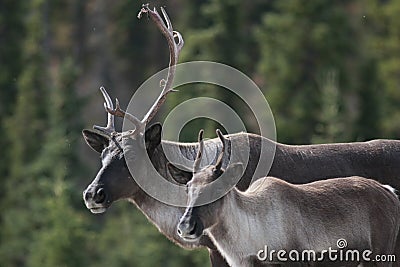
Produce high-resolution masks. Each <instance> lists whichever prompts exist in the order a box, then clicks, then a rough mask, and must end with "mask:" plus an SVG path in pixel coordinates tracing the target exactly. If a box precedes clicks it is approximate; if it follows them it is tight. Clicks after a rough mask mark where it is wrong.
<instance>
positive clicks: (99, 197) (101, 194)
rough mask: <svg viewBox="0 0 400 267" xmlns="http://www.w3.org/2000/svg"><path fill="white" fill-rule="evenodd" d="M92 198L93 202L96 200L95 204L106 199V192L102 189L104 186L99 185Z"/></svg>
mask: <svg viewBox="0 0 400 267" xmlns="http://www.w3.org/2000/svg"><path fill="white" fill-rule="evenodd" d="M93 200H94V202H96V204H101V203H103V202H104V201H105V200H106V193H105V191H104V188H102V187H100V188H99V189H97V191H96V193H95V195H94V196H93Z"/></svg>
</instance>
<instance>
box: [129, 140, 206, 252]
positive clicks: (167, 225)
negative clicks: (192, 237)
mask: <svg viewBox="0 0 400 267" xmlns="http://www.w3.org/2000/svg"><path fill="white" fill-rule="evenodd" d="M162 142H163V143H162V145H159V146H158V147H157V148H156V149H155V150H154V151H153V153H151V154H150V155H149V157H150V159H151V161H152V163H153V165H154V167H155V169H156V170H157V171H158V173H159V174H160V175H162V176H163V177H166V179H169V178H167V177H168V175H167V167H166V165H167V163H168V162H169V161H168V159H167V157H166V155H165V153H164V149H176V148H178V149H179V150H180V151H181V152H182V154H183V155H185V157H188V158H189V159H194V158H195V157H196V153H197V149H198V144H197V143H190V144H188V143H176V142H169V141H162ZM211 146H212V144H210V145H209V146H208V147H210V148H209V149H211ZM169 180H170V179H169ZM136 186H137V190H136V192H135V193H134V194H133V195H132V196H131V197H130V198H129V199H128V200H129V201H130V202H132V203H133V204H135V205H136V206H137V207H138V208H139V209H140V210H141V211H142V213H143V214H144V215H145V216H146V217H147V219H149V220H150V221H151V222H152V223H153V224H154V225H155V226H156V227H157V228H158V230H159V231H160V232H162V233H163V234H164V235H166V236H167V237H168V238H169V239H171V240H173V241H175V242H176V243H178V244H179V245H181V246H183V247H186V248H194V247H197V246H199V245H207V246H209V247H210V246H211V245H210V242H209V240H205V238H202V239H201V240H200V243H193V242H185V241H184V240H183V239H182V238H180V237H179V236H178V235H177V232H176V226H177V225H178V222H179V219H180V217H181V216H182V214H183V213H184V212H185V209H184V208H180V207H175V206H171V205H168V204H165V203H163V202H161V201H158V200H157V199H155V198H153V197H151V196H149V195H148V194H147V193H146V192H145V191H144V190H143V189H142V188H141V187H140V186H139V185H137V184H136Z"/></svg>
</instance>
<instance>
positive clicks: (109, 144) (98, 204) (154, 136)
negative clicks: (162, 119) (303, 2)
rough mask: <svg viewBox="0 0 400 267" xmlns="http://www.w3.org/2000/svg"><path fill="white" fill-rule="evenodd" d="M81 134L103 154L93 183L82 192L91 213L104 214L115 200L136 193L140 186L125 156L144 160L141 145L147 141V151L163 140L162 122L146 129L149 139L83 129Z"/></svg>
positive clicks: (146, 136)
mask: <svg viewBox="0 0 400 267" xmlns="http://www.w3.org/2000/svg"><path fill="white" fill-rule="evenodd" d="M82 134H83V137H84V138H85V140H86V143H87V144H88V145H89V146H90V147H91V148H92V149H93V150H95V151H96V152H98V153H100V154H101V157H100V158H101V163H102V167H101V169H100V170H99V172H98V173H97V175H96V177H95V178H94V180H93V181H92V183H91V184H90V185H88V187H87V188H86V189H85V190H84V191H83V200H84V202H85V205H86V207H87V208H88V209H89V210H90V211H91V212H93V213H102V212H105V211H106V210H107V208H108V207H110V206H111V204H112V203H113V202H114V201H117V200H120V199H128V198H130V197H132V196H134V195H135V194H136V193H137V190H138V185H137V184H136V182H135V180H134V179H133V177H132V175H131V173H130V171H129V169H128V166H127V163H126V160H125V155H126V154H127V153H129V160H136V161H140V160H142V157H143V154H142V153H140V152H141V151H144V148H143V145H140V144H141V143H144V144H145V146H146V149H147V151H149V149H150V150H153V149H154V148H155V146H156V145H157V144H158V143H159V142H160V141H159V140H160V138H161V125H160V124H155V125H153V126H151V127H150V128H149V129H148V130H146V132H145V140H146V142H143V140H140V139H139V138H140V137H138V138H137V139H132V138H125V137H122V135H121V134H120V135H117V136H114V137H112V138H110V137H106V136H104V135H102V134H99V133H97V132H95V131H92V130H84V131H83V132H82ZM141 138H143V137H141ZM135 152H138V153H135ZM144 153H146V151H144Z"/></svg>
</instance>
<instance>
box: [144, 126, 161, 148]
mask: <svg viewBox="0 0 400 267" xmlns="http://www.w3.org/2000/svg"><path fill="white" fill-rule="evenodd" d="M161 130H162V127H161V124H160V123H155V124H153V125H151V126H150V127H149V128H148V129H147V130H146V131H145V133H144V141H145V145H146V148H147V149H148V150H153V149H154V148H156V147H157V146H158V145H159V144H160V143H161Z"/></svg>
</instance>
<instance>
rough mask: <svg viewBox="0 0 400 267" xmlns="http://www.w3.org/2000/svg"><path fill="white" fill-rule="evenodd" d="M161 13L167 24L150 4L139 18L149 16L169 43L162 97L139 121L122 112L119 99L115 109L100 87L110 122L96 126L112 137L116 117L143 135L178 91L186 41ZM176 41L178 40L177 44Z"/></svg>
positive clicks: (144, 6) (142, 10) (158, 98)
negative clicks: (178, 72)
mask: <svg viewBox="0 0 400 267" xmlns="http://www.w3.org/2000/svg"><path fill="white" fill-rule="evenodd" d="M161 12H162V14H163V16H164V20H165V23H164V21H163V19H162V18H161V16H160V14H158V12H157V10H156V9H154V10H151V9H150V8H149V5H148V4H145V5H143V6H142V9H141V10H140V12H139V14H138V18H141V16H142V14H143V13H147V14H149V16H150V18H151V19H152V20H153V21H154V22H155V23H156V25H157V27H158V28H159V29H160V31H161V32H162V34H163V35H164V36H165V38H166V39H167V42H168V47H169V52H170V57H169V66H168V73H167V78H166V80H164V79H163V80H161V81H160V85H161V86H162V87H163V89H162V91H161V93H160V95H159V96H158V97H157V99H156V101H155V102H154V104H153V105H152V106H151V108H150V109H149V111H148V112H147V113H146V115H144V117H143V119H142V120H139V119H138V118H137V117H135V116H134V115H132V114H130V113H129V112H126V111H124V110H122V109H121V107H120V105H119V101H118V99H116V100H115V106H116V107H115V109H114V107H113V104H112V101H111V98H110V96H109V95H108V93H107V91H106V90H105V89H104V87H100V91H101V93H102V94H103V97H104V99H105V103H104V108H105V109H106V111H107V112H108V122H107V126H106V127H101V126H97V125H95V126H94V128H95V129H97V130H99V131H102V132H103V133H105V134H107V135H110V136H111V135H112V134H114V133H115V128H114V116H117V117H121V118H127V119H128V120H129V121H131V122H132V123H133V125H135V127H136V128H135V130H134V132H133V133H134V134H137V133H139V134H143V133H144V130H145V127H146V124H147V123H148V122H149V121H150V120H151V119H152V118H153V117H154V115H156V113H157V112H158V110H159V109H160V108H161V106H162V105H163V104H164V102H165V100H166V97H167V95H168V94H169V93H170V92H175V91H176V90H174V89H172V83H173V80H174V77H175V72H176V64H177V62H178V58H179V53H180V51H181V49H182V47H183V44H184V41H183V38H182V35H181V34H180V33H179V32H177V31H174V30H173V28H172V24H171V20H170V19H169V17H168V15H167V13H166V12H165V10H164V9H163V8H162V7H161ZM175 40H177V42H176V41H175Z"/></svg>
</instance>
